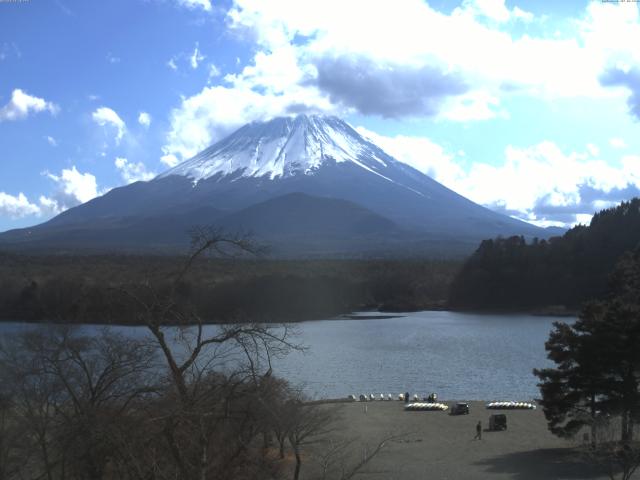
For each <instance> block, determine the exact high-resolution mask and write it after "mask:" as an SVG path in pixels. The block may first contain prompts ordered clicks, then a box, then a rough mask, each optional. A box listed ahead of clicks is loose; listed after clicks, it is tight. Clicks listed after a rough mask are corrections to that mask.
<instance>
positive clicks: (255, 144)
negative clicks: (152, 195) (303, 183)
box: [158, 115, 395, 182]
mask: <svg viewBox="0 0 640 480" xmlns="http://www.w3.org/2000/svg"><path fill="white" fill-rule="evenodd" d="M385 157H386V158H385ZM329 159H331V160H333V161H335V162H337V163H341V162H352V163H354V164H356V165H358V166H360V167H362V168H363V169H365V170H368V171H369V172H371V173H374V174H377V175H380V176H382V177H384V178H386V177H385V176H384V174H382V173H381V172H380V171H379V170H380V168H381V167H383V168H384V167H386V166H387V163H388V161H389V159H390V157H388V156H387V155H386V154H385V153H384V152H383V151H382V150H380V149H379V148H378V147H376V146H375V145H373V144H371V143H370V142H368V141H366V140H365V139H364V138H363V137H361V136H360V135H359V134H358V133H357V132H356V131H355V130H354V129H353V128H352V127H351V126H349V125H348V124H347V123H346V122H344V121H343V120H340V119H339V118H336V117H328V116H321V115H309V116H307V115H299V116H297V117H295V118H289V117H280V118H275V119H273V120H271V121H268V122H254V123H250V124H248V125H245V126H244V127H242V128H241V129H239V130H238V131H236V132H235V133H233V134H231V135H230V136H228V137H227V138H225V139H223V140H221V141H220V142H218V143H216V144H214V145H212V146H211V147H209V148H207V149H206V150H204V151H202V152H201V153H199V154H198V155H196V156H195V157H193V158H191V159H190V160H187V161H186V162H183V163H181V164H180V165H178V166H176V167H174V168H173V169H171V170H169V171H167V172H165V173H163V174H161V175H160V176H159V177H158V178H163V177H168V176H171V175H180V176H185V177H188V178H191V179H192V180H193V181H194V182H199V181H201V180H204V179H207V178H210V177H213V176H215V175H217V174H222V175H230V174H239V175H240V176H243V177H263V176H268V177H269V178H270V179H275V178H277V177H280V178H286V177H289V176H293V175H298V174H305V175H312V174H313V173H314V171H316V170H317V169H318V168H320V166H321V165H322V164H323V162H325V161H326V160H329ZM391 160H392V161H395V160H393V159H391Z"/></svg>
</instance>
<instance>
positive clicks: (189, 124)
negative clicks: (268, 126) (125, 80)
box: [161, 77, 332, 166]
mask: <svg viewBox="0 0 640 480" xmlns="http://www.w3.org/2000/svg"><path fill="white" fill-rule="evenodd" d="M230 78H231V77H230ZM231 81H232V82H233V83H234V86H231V87H226V86H211V87H205V88H203V89H202V91H201V92H200V93H198V94H196V95H193V96H192V97H188V98H183V100H182V102H181V104H180V106H179V107H178V108H175V109H174V110H173V111H172V112H171V114H170V118H169V120H170V123H171V128H170V130H169V133H168V134H167V140H166V144H165V145H164V146H163V147H162V152H163V154H164V155H163V157H162V158H161V161H162V162H163V163H165V164H166V165H170V166H172V165H174V164H177V163H179V162H180V161H184V160H186V159H188V158H190V157H192V156H193V155H195V154H196V153H198V152H200V151H202V150H203V149H204V148H206V147H208V146H209V145H211V144H212V143H214V142H215V141H217V140H220V139H221V138H223V137H224V136H225V135H227V134H229V133H230V132H231V131H233V130H234V129H236V128H238V127H240V126H242V125H244V124H245V123H247V122H250V121H254V120H266V119H269V118H271V117H274V116H277V115H281V114H283V113H284V112H287V110H288V109H289V108H291V106H292V105H296V104H299V105H305V106H307V107H308V106H310V105H313V106H316V107H317V109H318V110H322V111H330V110H331V108H332V107H331V105H330V103H329V102H328V101H326V100H324V99H322V98H321V97H316V98H310V97H309V95H308V92H306V90H305V89H304V88H303V87H296V86H292V87H291V90H290V91H289V92H288V95H287V96H285V95H282V93H281V92H280V91H279V90H278V82H277V81H276V82H274V85H273V86H272V87H271V88H268V89H265V90H264V92H263V93H258V92H256V91H255V90H254V89H253V88H251V85H249V84H245V83H243V82H244V77H243V78H240V79H238V80H236V79H231ZM265 88H266V87H265Z"/></svg>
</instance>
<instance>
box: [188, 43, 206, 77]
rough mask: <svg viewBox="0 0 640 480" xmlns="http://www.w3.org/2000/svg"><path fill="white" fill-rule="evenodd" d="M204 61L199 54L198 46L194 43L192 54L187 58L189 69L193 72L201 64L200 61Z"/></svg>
mask: <svg viewBox="0 0 640 480" xmlns="http://www.w3.org/2000/svg"><path fill="white" fill-rule="evenodd" d="M204 59H205V56H204V55H202V53H201V52H200V46H199V45H198V43H197V42H196V46H195V48H194V49H193V53H192V54H191V56H190V57H189V63H190V65H191V68H193V69H194V70H195V69H196V68H198V65H200V62H202V60H204Z"/></svg>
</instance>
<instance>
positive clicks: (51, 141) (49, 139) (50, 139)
mask: <svg viewBox="0 0 640 480" xmlns="http://www.w3.org/2000/svg"><path fill="white" fill-rule="evenodd" d="M44 138H45V139H46V140H47V143H48V144H49V145H51V146H52V147H57V146H58V142H57V141H56V139H55V138H53V137H52V136H50V135H47V136H46V137H44Z"/></svg>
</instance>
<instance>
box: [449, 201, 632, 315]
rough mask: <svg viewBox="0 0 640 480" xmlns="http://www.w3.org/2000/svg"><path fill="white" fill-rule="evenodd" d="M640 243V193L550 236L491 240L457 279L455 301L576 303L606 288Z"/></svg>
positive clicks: (472, 304)
mask: <svg viewBox="0 0 640 480" xmlns="http://www.w3.org/2000/svg"><path fill="white" fill-rule="evenodd" d="M639 244H640V199H639V198H634V199H632V200H631V201H629V202H623V203H622V204H620V205H619V206H617V207H614V208H610V209H607V210H603V211H601V212H599V213H597V214H596V215H595V216H594V217H593V219H592V221H591V224H590V225H589V226H577V227H574V228H572V229H571V230H569V231H568V232H566V233H565V234H564V235H563V236H561V237H553V238H551V239H549V240H548V241H546V240H534V241H531V242H527V241H525V239H524V238H523V237H517V236H516V237H510V238H497V239H494V240H485V241H483V242H482V243H481V244H480V247H479V248H478V249H477V250H476V252H475V253H474V254H473V255H472V256H471V257H470V258H469V259H468V260H467V262H466V263H465V264H464V266H463V268H462V269H461V271H460V273H459V274H458V275H457V277H456V278H455V280H454V281H453V284H452V286H451V291H450V295H449V303H450V305H451V306H452V307H454V308H460V309H487V310H493V309H497V310H502V309H506V310H519V309H532V308H540V307H547V306H552V305H564V306H566V307H569V308H576V307H579V306H580V304H581V303H582V302H584V301H585V300H588V299H591V298H597V297H601V296H602V295H604V294H606V291H607V283H608V276H609V274H610V273H611V271H612V270H613V268H614V266H615V263H616V262H617V260H618V259H619V258H620V257H621V256H622V254H623V253H625V252H626V251H629V250H633V249H635V248H637V247H638V246H639Z"/></svg>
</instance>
